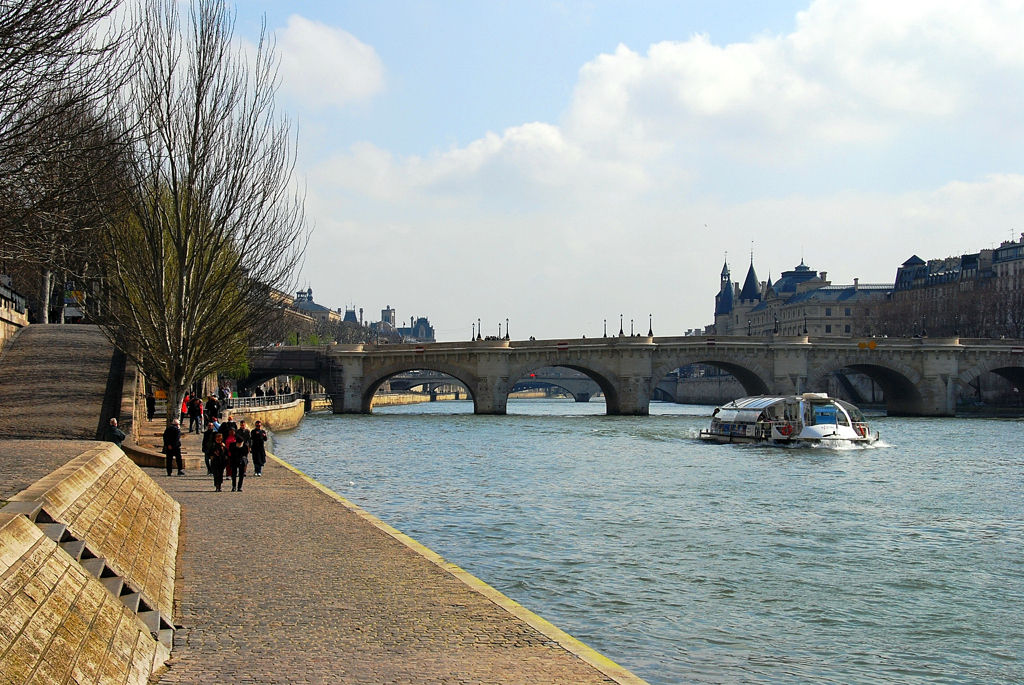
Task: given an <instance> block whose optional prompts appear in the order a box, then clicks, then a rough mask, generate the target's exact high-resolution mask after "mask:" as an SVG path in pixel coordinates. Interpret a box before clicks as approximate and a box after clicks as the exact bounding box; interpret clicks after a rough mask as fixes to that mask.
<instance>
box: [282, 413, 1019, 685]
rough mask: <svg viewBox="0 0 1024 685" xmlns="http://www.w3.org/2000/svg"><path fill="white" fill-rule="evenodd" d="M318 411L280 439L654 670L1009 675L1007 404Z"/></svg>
mask: <svg viewBox="0 0 1024 685" xmlns="http://www.w3.org/2000/svg"><path fill="white" fill-rule="evenodd" d="M508 408H509V414H510V415H509V416H504V417H495V416H473V415H472V413H471V412H472V404H471V403H469V402H438V403H433V404H421V405H413V406H406V407H393V408H381V409H378V410H375V413H374V415H372V416H330V415H315V416H310V417H308V418H307V419H306V421H305V422H304V424H303V425H302V426H301V427H300V428H299V429H297V430H295V431H291V432H288V433H284V434H280V435H278V436H277V453H278V454H279V455H280V456H281V457H282V458H284V459H286V460H288V461H290V462H291V463H293V464H295V465H296V466H297V467H298V468H300V469H302V470H304V471H305V472H306V473H308V474H310V475H311V476H313V477H315V478H317V479H318V480H320V481H321V482H323V483H325V484H327V485H329V486H330V487H331V488H333V489H334V490H336V491H337V492H339V493H340V494H342V495H344V496H345V497H347V498H349V499H351V500H352V501H353V502H356V503H357V504H359V505H360V506H362V507H363V508H365V509H367V510H369V511H370V512H372V513H373V514H375V515H377V516H378V517H380V518H382V519H384V520H385V521H387V522H388V523H390V524H392V525H393V526H395V527H396V528H398V529H400V530H401V531H403V532H405V533H408V534H409V535H411V536H413V537H414V538H416V539H417V540H419V541H420V542H422V543H423V544H425V545H427V546H428V547H430V548H432V549H433V550H434V551H436V552H438V553H439V554H441V555H443V556H444V557H446V558H447V559H449V560H451V561H453V562H454V563H456V564H458V565H460V566H462V567H463V568H465V569H466V570H468V571H470V572H471V573H473V574H474V575H476V576H478V577H480V578H481V579H483V580H485V581H486V582H488V583H490V584H491V585H493V586H494V587H496V588H498V589H499V590H501V591H502V592H504V593H505V594H507V595H509V596H510V597H512V598H513V599H516V600H517V601H519V602H520V603H521V604H523V605H525V606H526V607H527V608H529V609H532V610H533V611H535V612H536V613H538V614H540V615H541V616H543V617H544V618H546V619H548V620H550V621H552V622H553V623H555V624H556V625H557V626H559V627H560V628H562V629H564V630H566V631H567V632H569V633H570V634H572V635H574V636H575V637H578V638H579V639H581V640H583V641H584V642H585V643H587V644H588V645H590V646H591V647H594V648H595V649H597V650H598V651H600V652H602V653H603V654H605V655H606V656H609V657H610V658H612V659H614V660H616V661H618V662H619V663H621V664H622V665H624V666H626V667H628V668H630V669H631V670H633V671H634V672H635V673H636V674H637V675H639V676H641V677H643V678H645V679H646V680H648V681H649V682H651V683H655V684H662V683H664V684H668V683H680V682H700V683H809V682H814V683H843V684H847V683H871V684H877V683H979V684H981V683H984V684H985V685H992V684H993V683H1014V684H1019V683H1022V682H1024V450H1022V449H1021V445H1022V436H1024V421H1020V420H986V419H897V418H884V417H879V418H875V419H873V420H872V429H873V430H874V429H876V428H877V429H878V430H880V431H881V433H882V438H883V441H884V443H885V444H884V445H883V446H880V447H874V448H868V449H841V450H830V449H810V448H804V449H780V448H765V447H754V446H734V445H707V444H703V443H700V442H698V441H696V440H694V439H693V436H694V435H695V434H696V431H697V430H698V429H699V428H702V427H705V426H706V424H707V422H708V419H707V418H706V417H707V416H708V414H709V412H710V409H711V408H709V407H694V406H682V405H671V404H657V403H656V404H654V405H652V407H651V413H652V415H651V416H649V417H607V416H604V404H603V403H601V402H600V401H594V402H591V403H588V404H577V403H574V402H572V401H563V400H520V401H510V402H509V407H508Z"/></svg>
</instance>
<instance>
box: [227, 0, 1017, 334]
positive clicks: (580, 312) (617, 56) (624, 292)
mask: <svg viewBox="0 0 1024 685" xmlns="http://www.w3.org/2000/svg"><path fill="white" fill-rule="evenodd" d="M237 11H238V33H239V35H240V37H242V38H243V39H248V40H253V39H254V38H255V37H256V35H257V34H258V31H259V27H260V23H261V21H262V18H263V17H264V16H265V17H266V21H267V25H268V27H269V28H270V29H271V30H272V31H274V33H275V35H276V37H277V40H278V48H279V54H280V56H281V59H282V66H281V76H282V87H281V93H280V102H281V105H282V107H283V108H284V109H285V110H287V111H288V112H289V114H290V115H292V116H293V117H294V118H295V119H297V120H298V122H299V124H300V129H299V172H300V176H301V178H302V180H303V181H304V182H305V183H306V185H307V188H308V191H307V192H308V196H307V212H308V214H309V217H310V219H311V220H312V221H313V222H314V223H315V225H316V229H315V231H314V235H313V239H312V242H311V245H310V250H309V253H308V255H307V259H306V265H305V268H304V271H303V273H302V276H301V279H302V282H303V284H305V285H309V286H311V287H313V289H314V294H315V299H316V300H317V301H318V302H321V303H322V304H327V305H330V306H334V307H339V306H343V305H348V304H354V305H355V306H357V307H364V308H365V309H366V311H367V313H368V314H372V316H373V317H374V318H375V317H376V312H378V311H379V310H380V309H381V308H383V307H384V306H385V305H389V304H390V305H392V306H394V307H395V308H396V309H397V310H398V315H399V318H406V319H407V318H408V317H409V316H410V315H417V316H418V315H427V316H429V317H430V318H431V321H432V322H433V323H434V324H435V326H436V327H437V328H438V330H439V335H440V337H442V338H444V339H453V338H460V337H468V335H469V328H470V323H471V322H474V321H476V319H477V318H478V317H479V318H482V319H484V320H485V322H487V324H486V326H485V331H490V329H491V328H494V329H495V332H496V324H497V322H499V321H501V322H503V321H504V320H505V318H506V317H508V318H509V319H511V320H512V322H513V331H512V332H513V336H514V337H518V336H522V337H526V336H528V335H536V336H537V337H570V336H579V335H582V334H586V335H588V336H593V335H599V334H600V331H601V322H602V320H603V319H605V318H607V319H608V320H609V321H612V320H615V319H617V317H618V315H619V314H620V313H622V314H624V315H625V316H626V319H627V321H628V319H629V318H635V319H637V320H638V321H640V320H644V321H646V319H647V315H648V314H653V315H654V319H655V332H656V333H658V334H664V335H669V334H681V333H682V332H683V331H685V330H686V329H688V328H692V327H696V326H701V325H703V324H706V323H709V322H710V321H711V319H712V315H711V312H712V303H713V297H714V294H715V292H716V290H717V282H718V277H717V274H718V271H719V270H720V269H721V264H722V259H723V254H724V252H725V251H728V252H729V255H730V257H729V261H730V264H731V265H732V267H733V271H734V273H736V272H739V273H738V277H739V278H742V275H743V272H745V270H746V267H747V263H748V261H749V252H750V249H751V243H753V249H754V254H755V265H756V267H757V269H758V275H759V276H760V278H761V279H762V280H763V279H764V278H765V276H767V275H768V272H769V271H770V272H771V273H772V274H773V275H777V274H778V273H779V272H780V271H781V270H783V269H788V268H792V267H793V266H794V265H795V264H796V263H798V262H799V260H800V255H801V253H803V254H804V255H805V257H806V259H807V262H808V264H810V265H811V266H812V268H817V269H822V270H826V271H828V272H829V277H830V279H831V280H832V281H833V282H851V281H852V279H853V278H855V277H859V278H860V279H861V282H879V281H891V279H892V276H893V274H894V273H895V269H896V267H897V266H898V264H899V263H900V262H902V261H903V260H905V259H906V258H907V257H909V256H910V255H911V254H913V253H917V254H920V255H921V256H922V257H925V258H928V257H944V256H947V255H949V254H954V253H958V252H961V251H965V250H976V249H979V248H981V247H987V246H989V245H991V244H993V243H997V242H998V241H1000V240H1003V239H1006V238H1008V237H1010V236H1017V235H1019V233H1020V232H1021V231H1022V230H1024V221H1021V219H1020V217H1021V216H1022V212H1021V210H1022V209H1024V177H1022V176H1021V174H1022V172H1024V170H1022V169H1021V168H1020V167H1021V160H1022V159H1024V157H1022V154H1021V153H1022V152H1024V149H1022V147H1024V146H1022V134H1024V125H1022V123H1021V122H1024V101H1022V96H1024V89H1022V88H1021V85H1022V82H1021V79H1022V77H1024V41H1021V40H1020V36H1021V35H1024V10H1022V7H1021V4H1020V3H1019V2H1005V3H1004V2H971V3H967V2H946V1H943V0H932V1H930V2H921V3H916V2H912V1H909V0H908V1H906V2H900V3H892V2H875V1H873V0H818V1H817V2H814V3H813V4H812V3H809V2H802V3H799V2H772V3H765V2H715V3H707V2H630V3H626V2H540V1H534V2H446V3H442V2H387V1H384V2H372V3H369V2H366V3H338V4H336V3H319V2H292V3H287V4H285V3H278V2H240V3H238V4H237ZM705 226H707V228H705Z"/></svg>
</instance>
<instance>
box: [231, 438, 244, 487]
mask: <svg viewBox="0 0 1024 685" xmlns="http://www.w3.org/2000/svg"><path fill="white" fill-rule="evenodd" d="M228 455H229V456H230V457H231V492H234V491H235V490H236V489H237V490H238V492H241V491H242V481H244V480H245V467H246V466H248V465H249V445H248V444H246V442H245V441H244V440H235V441H234V442H232V443H231V444H230V445H229V446H228ZM236 483H237V488H236Z"/></svg>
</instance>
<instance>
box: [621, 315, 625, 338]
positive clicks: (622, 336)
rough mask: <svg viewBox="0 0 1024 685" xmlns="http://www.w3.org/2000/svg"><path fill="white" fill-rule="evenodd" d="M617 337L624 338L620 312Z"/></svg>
mask: <svg viewBox="0 0 1024 685" xmlns="http://www.w3.org/2000/svg"><path fill="white" fill-rule="evenodd" d="M619 337H620V338H625V337H626V334H625V333H623V331H622V314H619Z"/></svg>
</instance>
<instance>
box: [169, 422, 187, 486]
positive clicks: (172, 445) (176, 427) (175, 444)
mask: <svg viewBox="0 0 1024 685" xmlns="http://www.w3.org/2000/svg"><path fill="white" fill-rule="evenodd" d="M180 426H181V421H179V420H178V419H174V423H173V424H172V425H170V426H168V427H167V428H166V429H165V430H164V454H166V455H167V475H168V476H169V475H171V471H172V470H173V469H172V466H173V464H172V460H173V459H175V458H177V460H178V475H179V476H183V475H185V468H184V466H183V465H182V463H181V428H180Z"/></svg>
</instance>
